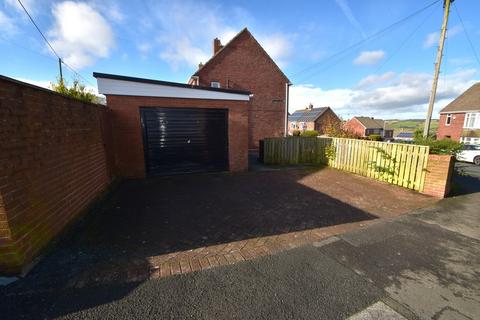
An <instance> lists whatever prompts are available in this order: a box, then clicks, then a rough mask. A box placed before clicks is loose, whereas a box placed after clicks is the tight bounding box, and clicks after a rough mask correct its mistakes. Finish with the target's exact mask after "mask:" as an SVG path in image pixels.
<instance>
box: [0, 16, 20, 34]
mask: <svg viewBox="0 0 480 320" xmlns="http://www.w3.org/2000/svg"><path fill="white" fill-rule="evenodd" d="M0 30H2V35H0V38H2V36H10V35H12V34H14V33H15V32H16V31H17V28H16V26H15V21H14V20H13V19H12V18H10V17H9V16H7V15H6V14H5V13H3V11H1V10H0Z"/></svg>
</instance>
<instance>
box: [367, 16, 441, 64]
mask: <svg viewBox="0 0 480 320" xmlns="http://www.w3.org/2000/svg"><path fill="white" fill-rule="evenodd" d="M433 13H435V11H433V10H432V12H431V13H430V14H429V15H428V16H426V17H425V18H424V19H423V20H422V21H421V22H420V23H419V24H418V25H417V26H416V27H415V28H414V29H413V31H412V32H411V33H410V34H409V35H408V36H407V37H406V38H405V39H404V40H403V41H402V42H401V43H400V45H399V46H398V47H397V48H396V49H395V51H393V53H392V54H391V55H389V57H388V58H387V59H386V60H385V61H384V62H383V63H382V64H381V65H380V66H379V67H378V68H377V69H376V70H375V72H378V71H379V70H381V69H382V68H383V67H384V66H385V65H386V64H387V63H388V62H389V61H391V60H392V58H393V57H394V56H395V55H396V54H397V53H398V52H400V50H401V49H402V48H403V46H404V45H405V44H407V42H408V41H409V40H410V39H411V38H412V37H413V36H414V35H415V34H416V33H417V32H418V30H420V28H421V27H422V26H423V25H424V24H425V23H426V22H427V21H428V20H429V19H430V18H431V17H432V15H433Z"/></svg>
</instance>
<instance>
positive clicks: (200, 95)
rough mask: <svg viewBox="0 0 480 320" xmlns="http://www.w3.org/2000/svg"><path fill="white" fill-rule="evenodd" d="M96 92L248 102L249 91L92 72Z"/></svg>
mask: <svg viewBox="0 0 480 320" xmlns="http://www.w3.org/2000/svg"><path fill="white" fill-rule="evenodd" d="M93 76H94V77H95V78H97V84H98V92H99V93H101V94H107V95H125V96H145V97H166V98H190V99H214V100H239V101H249V100H250V95H251V93H250V92H249V91H243V90H235V89H224V88H210V87H202V86H194V85H189V84H184V83H178V82H169V81H160V80H153V79H144V78H136V77H128V76H121V75H115V74H107V73H98V72H94V73H93Z"/></svg>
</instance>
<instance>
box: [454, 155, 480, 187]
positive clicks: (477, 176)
mask: <svg viewBox="0 0 480 320" xmlns="http://www.w3.org/2000/svg"><path fill="white" fill-rule="evenodd" d="M455 171H456V172H455V176H454V178H453V182H454V185H453V190H452V195H462V194H469V193H474V192H480V166H476V165H474V164H473V163H467V162H456V163H455Z"/></svg>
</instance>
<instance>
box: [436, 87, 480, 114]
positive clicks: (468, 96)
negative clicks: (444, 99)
mask: <svg viewBox="0 0 480 320" xmlns="http://www.w3.org/2000/svg"><path fill="white" fill-rule="evenodd" d="M459 111H480V82H478V83H476V84H474V85H473V86H471V87H470V88H468V89H467V90H466V91H465V92H464V93H462V94H461V95H460V96H458V98H456V99H455V100H453V101H452V102H450V103H449V104H448V105H447V106H446V107H445V108H443V109H442V110H440V113H447V112H459Z"/></svg>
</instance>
